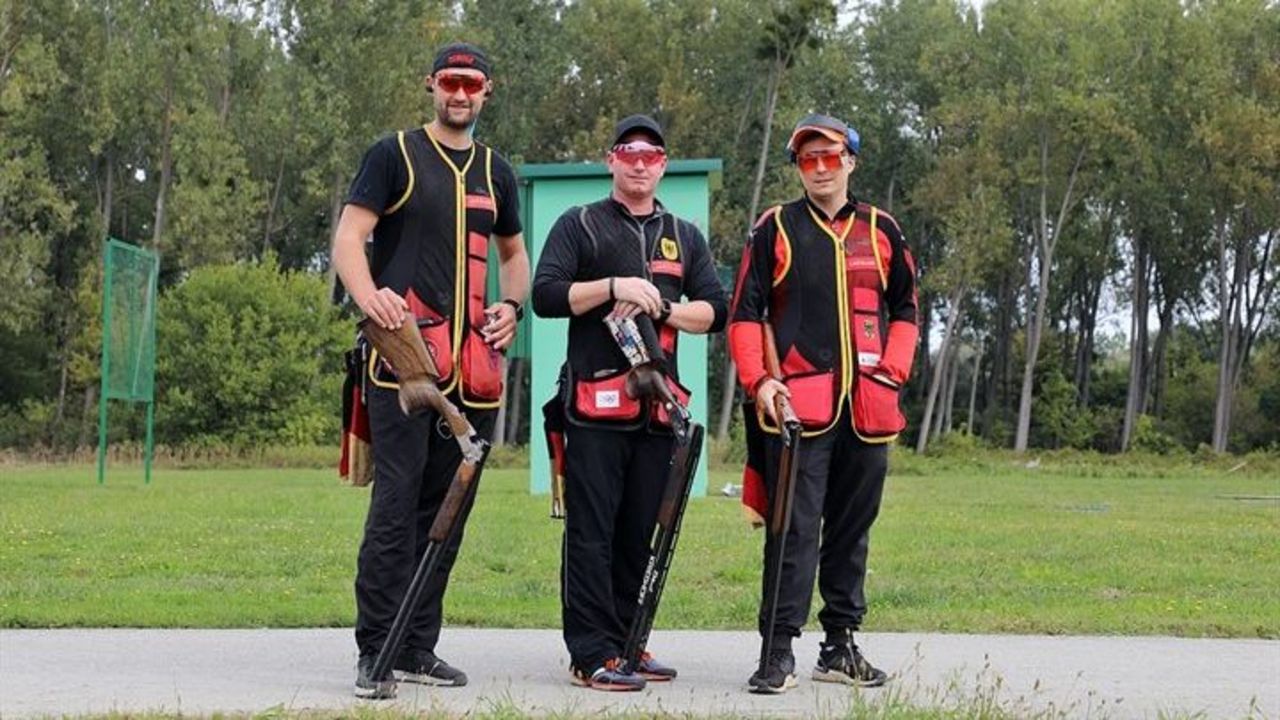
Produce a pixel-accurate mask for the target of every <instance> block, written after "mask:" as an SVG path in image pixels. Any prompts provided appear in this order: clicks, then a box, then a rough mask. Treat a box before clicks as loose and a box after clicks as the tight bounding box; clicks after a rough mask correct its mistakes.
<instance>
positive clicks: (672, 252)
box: [661, 237, 680, 260]
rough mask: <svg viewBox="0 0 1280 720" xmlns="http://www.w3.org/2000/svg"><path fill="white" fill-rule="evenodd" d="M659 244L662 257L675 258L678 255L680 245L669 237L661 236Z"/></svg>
mask: <svg viewBox="0 0 1280 720" xmlns="http://www.w3.org/2000/svg"><path fill="white" fill-rule="evenodd" d="M661 245H662V257H664V258H666V259H667V260H675V259H676V258H678V257H680V246H679V245H677V244H676V241H675V240H672V239H671V238H669V237H664V238H662V243H661Z"/></svg>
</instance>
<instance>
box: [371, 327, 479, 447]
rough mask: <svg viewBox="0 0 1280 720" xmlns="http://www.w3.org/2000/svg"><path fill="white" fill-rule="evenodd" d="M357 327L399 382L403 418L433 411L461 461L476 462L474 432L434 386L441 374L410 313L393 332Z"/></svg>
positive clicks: (381, 328) (377, 328) (464, 418)
mask: <svg viewBox="0 0 1280 720" xmlns="http://www.w3.org/2000/svg"><path fill="white" fill-rule="evenodd" d="M358 327H359V328H360V331H361V332H362V333H364V336H365V337H367V338H369V342H371V343H373V347H374V349H375V350H377V351H378V354H379V355H381V356H382V357H384V358H386V360H387V362H388V363H390V364H391V369H392V370H393V371H395V374H396V379H397V380H398V381H399V382H400V409H401V410H403V411H404V414H405V415H416V414H418V413H422V412H426V411H427V410H435V411H436V412H437V413H439V414H440V417H442V418H444V421H445V423H446V424H447V425H448V426H449V430H450V431H452V433H453V437H454V438H455V439H456V440H457V441H458V445H459V446H460V447H461V448H462V457H463V458H464V461H467V462H471V463H473V464H474V463H475V462H477V461H478V460H479V458H480V449H479V447H478V443H477V442H476V441H475V434H476V431H475V428H473V427H471V423H470V422H469V421H468V420H467V417H466V416H465V415H463V414H462V411H461V410H459V409H458V406H457V405H454V404H453V403H451V402H449V399H448V398H447V397H445V396H444V393H442V392H440V386H439V385H437V384H436V381H437V380H439V379H440V371H439V370H438V369H437V368H436V364H435V361H434V360H432V359H431V353H429V352H427V344H426V343H424V342H423V341H422V334H421V333H420V332H419V331H418V322H417V319H416V318H414V315H413V313H412V312H409V311H407V310H406V311H405V317H404V322H403V323H401V324H400V327H399V328H397V329H395V330H388V329H387V328H384V327H382V326H381V325H379V324H377V323H376V322H374V321H373V320H371V319H369V318H365V319H364V320H361V321H360V324H359V325H358Z"/></svg>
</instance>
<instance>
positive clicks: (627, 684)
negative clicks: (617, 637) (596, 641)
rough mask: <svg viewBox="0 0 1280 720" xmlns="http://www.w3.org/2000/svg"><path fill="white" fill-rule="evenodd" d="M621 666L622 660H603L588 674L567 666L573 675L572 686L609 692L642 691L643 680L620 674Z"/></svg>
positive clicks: (636, 676)
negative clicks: (601, 663)
mask: <svg viewBox="0 0 1280 720" xmlns="http://www.w3.org/2000/svg"><path fill="white" fill-rule="evenodd" d="M621 666H622V658H610V659H608V660H605V661H604V664H603V665H601V666H600V667H598V668H596V669H595V670H593V671H591V672H589V673H588V672H587V671H585V670H582V669H580V668H578V667H576V666H573V665H570V666H569V671H570V672H572V673H573V684H574V685H578V686H581V687H587V688H591V689H592V690H606V691H611V692H628V691H635V690H643V689H644V686H645V680H644V678H642V677H640V675H638V674H637V673H624V672H622V671H621V670H620V668H621Z"/></svg>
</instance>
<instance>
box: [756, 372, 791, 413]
mask: <svg viewBox="0 0 1280 720" xmlns="http://www.w3.org/2000/svg"><path fill="white" fill-rule="evenodd" d="M779 393H781V394H782V397H784V398H787V399H788V400H790V399H791V391H790V390H788V389H787V386H786V385H783V384H782V383H781V382H780V381H778V380H775V379H773V378H769V379H767V380H765V381H764V382H762V383H760V387H758V388H756V407H762V408H764V412H765V414H766V415H768V416H769V419H770V420H771V421H773V424H774V425H778V424H780V422H779V420H778V412H777V410H775V409H774V404H773V399H774V397H775V396H776V395H778V394H779Z"/></svg>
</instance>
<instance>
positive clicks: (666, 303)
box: [658, 298, 671, 322]
mask: <svg viewBox="0 0 1280 720" xmlns="http://www.w3.org/2000/svg"><path fill="white" fill-rule="evenodd" d="M669 317H671V301H670V300H667V299H666V298H663V300H662V312H661V314H659V315H658V320H659V321H660V322H666V321H667V318H669Z"/></svg>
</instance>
